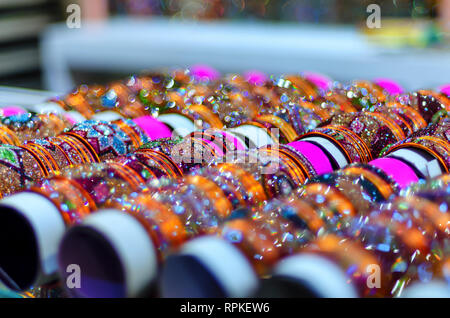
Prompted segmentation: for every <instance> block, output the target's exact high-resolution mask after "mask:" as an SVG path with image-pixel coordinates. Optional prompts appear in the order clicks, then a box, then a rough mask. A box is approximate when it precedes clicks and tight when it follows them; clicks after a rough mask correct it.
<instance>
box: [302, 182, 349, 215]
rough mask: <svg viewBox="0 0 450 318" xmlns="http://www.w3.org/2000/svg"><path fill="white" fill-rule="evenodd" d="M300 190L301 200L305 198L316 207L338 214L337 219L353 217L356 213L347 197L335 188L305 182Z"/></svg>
mask: <svg viewBox="0 0 450 318" xmlns="http://www.w3.org/2000/svg"><path fill="white" fill-rule="evenodd" d="M300 191H301V195H302V199H303V200H307V201H308V202H309V203H310V204H312V205H313V206H316V207H317V208H321V209H323V208H326V209H328V210H330V212H331V213H330V214H333V216H335V215H338V216H339V219H340V218H347V217H353V216H355V215H356V213H357V211H356V210H355V207H354V206H353V204H352V202H351V201H350V200H349V199H348V198H347V197H345V196H344V195H343V194H342V193H341V192H340V191H338V190H337V189H335V188H331V187H329V186H326V185H325V184H321V183H311V184H307V185H305V186H304V188H303V189H301V190H300ZM330 217H332V216H330Z"/></svg>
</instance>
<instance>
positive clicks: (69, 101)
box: [63, 86, 95, 118]
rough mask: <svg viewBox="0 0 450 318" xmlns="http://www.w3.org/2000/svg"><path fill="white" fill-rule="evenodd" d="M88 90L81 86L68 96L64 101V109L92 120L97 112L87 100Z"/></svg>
mask: <svg viewBox="0 0 450 318" xmlns="http://www.w3.org/2000/svg"><path fill="white" fill-rule="evenodd" d="M87 90H88V88H87V87H86V88H84V87H83V86H80V87H79V88H77V90H75V91H73V92H72V93H70V94H68V95H67V96H66V97H65V99H64V100H63V103H64V108H65V109H66V110H69V111H70V110H75V111H77V112H79V113H80V114H82V115H83V116H84V117H85V118H91V117H92V116H93V115H94V114H95V112H94V110H93V109H92V107H91V105H90V104H89V102H88V101H87V100H86V97H85V95H86V93H87V92H86V91H87Z"/></svg>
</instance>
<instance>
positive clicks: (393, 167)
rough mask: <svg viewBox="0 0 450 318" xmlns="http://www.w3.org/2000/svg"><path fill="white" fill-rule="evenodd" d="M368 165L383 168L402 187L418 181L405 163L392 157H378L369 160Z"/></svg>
mask: <svg viewBox="0 0 450 318" xmlns="http://www.w3.org/2000/svg"><path fill="white" fill-rule="evenodd" d="M369 164H370V165H372V166H374V167H377V168H379V169H381V170H383V171H384V172H385V173H386V174H387V175H389V176H390V177H392V178H393V179H394V180H395V181H396V182H397V183H398V185H399V186H400V187H401V188H402V189H403V188H406V187H408V186H409V185H410V184H411V183H416V182H418V181H419V178H418V177H417V175H416V173H415V172H414V170H413V169H412V168H411V167H410V166H408V165H407V164H406V163H404V162H402V161H400V160H397V159H394V158H379V159H375V160H373V161H371V162H369Z"/></svg>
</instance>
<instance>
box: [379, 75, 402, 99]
mask: <svg viewBox="0 0 450 318" xmlns="http://www.w3.org/2000/svg"><path fill="white" fill-rule="evenodd" d="M373 82H374V83H375V84H377V85H378V86H380V87H381V88H383V89H384V90H385V91H387V92H388V93H389V94H391V95H400V94H403V92H404V90H403V88H402V87H401V86H400V84H398V83H396V82H394V81H393V80H390V79H387V78H378V79H376V80H374V81H373Z"/></svg>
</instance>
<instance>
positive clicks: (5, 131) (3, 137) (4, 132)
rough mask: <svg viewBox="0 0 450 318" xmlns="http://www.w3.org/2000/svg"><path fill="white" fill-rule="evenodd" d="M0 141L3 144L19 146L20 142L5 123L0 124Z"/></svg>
mask: <svg viewBox="0 0 450 318" xmlns="http://www.w3.org/2000/svg"><path fill="white" fill-rule="evenodd" d="M0 141H1V142H2V143H4V144H8V145H14V146H19V145H20V144H21V142H20V140H19V138H18V137H17V135H16V134H15V133H14V132H13V131H12V130H11V129H9V128H8V127H6V126H5V125H1V124H0Z"/></svg>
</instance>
